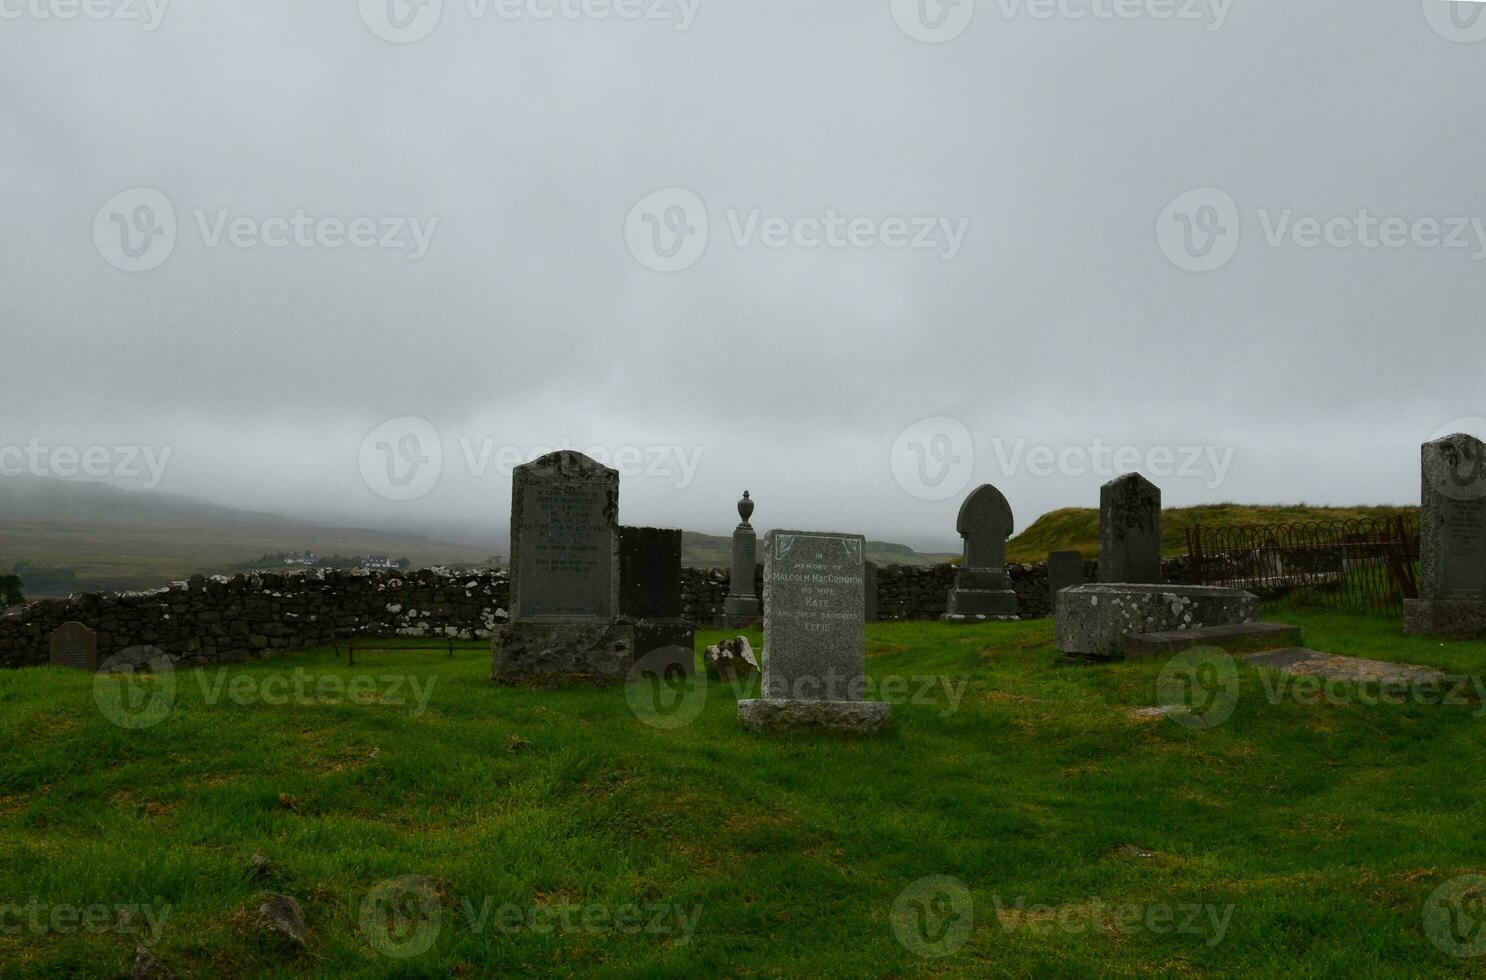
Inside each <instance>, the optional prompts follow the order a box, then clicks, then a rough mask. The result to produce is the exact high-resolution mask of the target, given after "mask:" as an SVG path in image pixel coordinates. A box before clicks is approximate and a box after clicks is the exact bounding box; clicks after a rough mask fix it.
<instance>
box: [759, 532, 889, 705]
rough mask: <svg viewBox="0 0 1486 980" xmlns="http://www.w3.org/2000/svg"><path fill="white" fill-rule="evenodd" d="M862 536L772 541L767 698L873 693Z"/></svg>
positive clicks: (798, 535) (767, 541) (789, 535)
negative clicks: (869, 681)
mask: <svg viewBox="0 0 1486 980" xmlns="http://www.w3.org/2000/svg"><path fill="white" fill-rule="evenodd" d="M866 546H867V542H866V539H865V538H864V537H862V536H861V535H859V534H822V533H818V532H812V531H771V532H769V534H768V535H767V536H766V537H765V538H764V696H765V697H767V698H803V699H820V700H824V701H847V700H860V699H861V697H862V694H863V692H864V691H865V690H866V678H867V627H866V609H865V604H864V601H863V594H862V583H863V579H864V577H865V572H864V569H863V563H864V555H865V553H866Z"/></svg>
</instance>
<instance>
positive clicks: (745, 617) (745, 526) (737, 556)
mask: <svg viewBox="0 0 1486 980" xmlns="http://www.w3.org/2000/svg"><path fill="white" fill-rule="evenodd" d="M738 517H739V518H740V519H741V523H739V525H738V526H737V527H736V528H734V529H733V567H732V575H731V577H730V578H729V579H728V594H727V597H726V598H725V599H723V601H722V611H723V616H724V617H725V621H726V623H727V626H728V627H729V628H734V627H744V626H754V625H757V624H758V621H759V616H760V615H761V614H762V609H761V603H760V602H759V597H758V595H757V594H756V593H755V592H754V577H755V576H756V574H757V572H758V536H757V535H756V534H755V533H754V530H753V525H752V524H750V523H749V520H750V519H751V518H752V517H753V498H752V497H751V496H750V495H749V493H748V491H747V490H744V491H743V499H741V500H739V501H738Z"/></svg>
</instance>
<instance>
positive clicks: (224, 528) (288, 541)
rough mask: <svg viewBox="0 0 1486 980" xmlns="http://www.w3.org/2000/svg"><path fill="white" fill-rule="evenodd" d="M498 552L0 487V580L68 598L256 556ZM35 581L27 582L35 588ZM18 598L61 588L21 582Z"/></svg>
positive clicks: (139, 497)
mask: <svg viewBox="0 0 1486 980" xmlns="http://www.w3.org/2000/svg"><path fill="white" fill-rule="evenodd" d="M503 550H504V549H498V548H492V547H489V546H485V545H479V544H473V543H457V542H450V541H439V540H435V539H432V538H426V537H422V536H419V535H414V534H398V533H395V532H394V533H389V532H383V531H368V530H364V529H360V528H350V527H331V526H324V525H318V524H311V523H307V522H303V521H296V520H292V519H290V518H285V517H279V516H276V515H273V514H259V513H254V512H252V511H244V510H235V509H233V508H230V507H221V506H218V505H216V504H210V503H205V502H203V501H199V500H194V499H192V498H190V497H182V496H178V495H175V494H166V493H153V492H152V493H141V492H137V491H129V490H120V489H118V488H117V487H111V486H108V485H106V484H102V483H78V482H71V481H66V480H51V479H42V478H37V477H6V478H5V479H4V480H0V574H6V573H9V572H10V570H11V568H12V567H13V566H14V565H16V564H18V563H23V564H28V565H31V566H33V567H34V568H37V569H41V570H44V572H46V573H51V574H46V575H44V576H43V580H49V581H55V582H60V581H63V580H65V579H66V575H65V573H66V572H71V573H72V576H71V578H70V583H71V587H72V588H74V589H76V590H78V591H88V592H92V591H108V590H115V589H147V588H157V587H159V586H162V585H166V584H168V583H170V582H172V581H175V580H177V579H182V578H186V577H188V576H190V575H194V574H197V573H203V574H223V573H226V574H230V573H232V572H235V571H238V570H240V569H241V568H243V567H244V566H245V565H247V564H248V563H250V562H253V561H255V560H256V559H258V558H259V557H261V556H262V555H264V554H276V553H278V552H284V551H292V552H306V551H308V552H313V553H314V554H316V555H320V556H324V557H329V556H331V555H336V554H340V555H345V556H352V555H383V556H388V557H391V558H407V559H408V560H409V561H411V562H412V564H413V565H414V566H422V565H438V564H464V565H480V564H483V563H484V562H485V560H486V559H487V558H489V557H490V556H491V555H492V553H493V552H498V551H503ZM35 579H36V576H33V581H35ZM25 591H26V595H27V597H28V598H35V597H44V596H45V595H47V594H48V593H49V591H50V592H51V593H56V592H61V591H67V590H66V589H65V588H60V587H58V586H55V585H54V586H53V587H52V588H51V589H50V590H49V589H47V588H37V587H35V586H34V585H28V586H27V588H26V589H25Z"/></svg>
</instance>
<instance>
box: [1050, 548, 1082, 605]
mask: <svg viewBox="0 0 1486 980" xmlns="http://www.w3.org/2000/svg"><path fill="white" fill-rule="evenodd" d="M1047 583H1048V587H1049V588H1050V589H1051V590H1052V593H1053V597H1054V598H1056V597H1057V595H1058V593H1059V592H1062V591H1063V590H1064V589H1069V588H1072V587H1073V586H1075V585H1083V584H1084V557H1083V555H1081V554H1079V553H1078V552H1076V551H1054V552H1053V553H1052V554H1050V555H1048V556H1047Z"/></svg>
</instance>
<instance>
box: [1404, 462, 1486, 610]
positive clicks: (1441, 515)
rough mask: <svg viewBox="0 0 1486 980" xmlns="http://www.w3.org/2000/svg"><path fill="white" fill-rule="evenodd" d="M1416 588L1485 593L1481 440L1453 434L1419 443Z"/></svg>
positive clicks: (1485, 482)
mask: <svg viewBox="0 0 1486 980" xmlns="http://www.w3.org/2000/svg"><path fill="white" fill-rule="evenodd" d="M1421 502H1422V504H1423V511H1422V513H1421V515H1420V540H1419V564H1420V580H1421V588H1420V593H1421V594H1422V595H1423V596H1425V597H1429V596H1446V597H1469V598H1486V444H1483V443H1482V442H1481V441H1480V440H1479V439H1476V438H1475V437H1473V436H1469V435H1464V434H1457V435H1453V436H1448V437H1446V438H1444V439H1440V440H1437V441H1435V442H1431V443H1426V444H1425V446H1424V447H1423V489H1422V500H1421Z"/></svg>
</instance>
